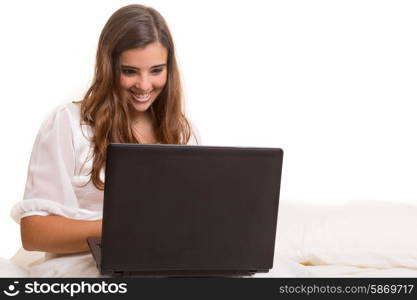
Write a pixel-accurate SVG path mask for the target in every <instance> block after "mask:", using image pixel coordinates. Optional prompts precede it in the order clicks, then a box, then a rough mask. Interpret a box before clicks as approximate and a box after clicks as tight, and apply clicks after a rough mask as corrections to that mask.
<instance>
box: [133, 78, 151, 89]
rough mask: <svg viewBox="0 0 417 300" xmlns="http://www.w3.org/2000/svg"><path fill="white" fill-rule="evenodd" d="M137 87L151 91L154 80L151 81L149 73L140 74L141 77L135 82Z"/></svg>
mask: <svg viewBox="0 0 417 300" xmlns="http://www.w3.org/2000/svg"><path fill="white" fill-rule="evenodd" d="M135 87H136V88H137V89H140V90H142V91H149V90H150V89H151V88H152V82H151V80H150V78H149V76H147V75H141V76H139V78H138V80H137V82H136V84H135Z"/></svg>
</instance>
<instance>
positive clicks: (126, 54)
mask: <svg viewBox="0 0 417 300" xmlns="http://www.w3.org/2000/svg"><path fill="white" fill-rule="evenodd" d="M167 59H168V50H167V49H166V48H165V47H164V46H162V44H161V43H159V42H155V43H152V44H149V45H147V46H146V47H144V48H134V49H129V50H126V51H123V52H122V54H121V55H120V62H121V64H122V65H129V66H131V67H135V68H139V69H148V68H150V67H152V66H156V65H161V64H166V63H167Z"/></svg>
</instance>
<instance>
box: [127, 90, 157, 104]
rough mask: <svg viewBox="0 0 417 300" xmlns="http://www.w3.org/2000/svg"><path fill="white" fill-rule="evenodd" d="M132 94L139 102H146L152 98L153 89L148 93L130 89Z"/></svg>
mask: <svg viewBox="0 0 417 300" xmlns="http://www.w3.org/2000/svg"><path fill="white" fill-rule="evenodd" d="M130 93H131V94H132V97H133V99H135V100H136V101H138V102H146V101H148V100H149V99H150V98H151V94H152V91H150V92H148V93H135V92H133V91H130Z"/></svg>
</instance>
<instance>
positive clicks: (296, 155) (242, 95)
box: [0, 0, 417, 257]
mask: <svg viewBox="0 0 417 300" xmlns="http://www.w3.org/2000/svg"><path fill="white" fill-rule="evenodd" d="M130 3H131V2H127V1H119V0H117V1H116V0H114V1H110V0H107V1H104V0H99V1H98V0H97V1H91V0H89V1H79V2H77V1H39V0H38V1H1V2H0V39H1V43H0V45H1V46H0V66H1V68H0V82H1V89H0V101H1V102H0V103H1V108H0V122H1V125H0V128H1V135H0V137H1V148H0V151H1V155H0V167H1V173H0V176H1V177H0V187H1V198H0V233H1V242H0V257H10V256H12V255H13V254H14V252H15V251H16V250H17V249H18V247H19V246H20V237H19V227H18V225H17V224H15V223H14V222H13V221H12V220H11V219H10V217H9V212H10V209H11V207H12V205H13V203H15V202H16V201H18V200H20V199H21V198H22V195H23V189H24V185H25V180H26V172H27V164H28V161H29V157H30V152H31V148H32V145H33V142H34V139H35V136H36V133H37V130H38V129H39V126H40V124H41V122H42V120H43V118H44V117H45V116H46V114H47V113H48V112H49V111H50V110H51V109H52V108H54V107H55V106H56V105H58V104H61V103H65V102H69V101H72V100H79V99H81V97H82V96H83V93H84V92H85V91H86V89H87V87H88V85H89V83H90V80H91V77H92V74H93V67H94V57H95V50H96V45H97V42H98V37H99V34H100V32H101V29H102V27H103V25H104V24H105V22H106V21H107V19H108V18H109V17H110V15H111V14H112V13H113V12H114V11H115V10H116V9H118V8H120V7H121V6H124V5H125V4H130ZM142 3H143V4H147V5H150V6H153V7H154V8H156V9H157V10H159V11H160V12H161V13H162V15H163V16H164V17H165V18H166V20H167V22H168V24H169V26H170V28H171V31H172V33H173V36H174V40H175V42H176V46H177V53H178V59H179V64H180V68H181V72H182V76H183V80H184V86H185V92H186V103H187V106H186V108H187V113H188V115H189V116H190V118H191V120H192V121H193V123H195V125H196V126H197V128H198V129H199V132H200V135H201V137H202V140H203V144H206V145H234V146H269V147H281V148H283V149H284V153H285V154H284V169H283V178H282V191H281V201H282V202H290V201H306V202H315V203H334V204H342V203H344V202H346V201H364V200H387V201H394V202H407V203H414V204H416V205H417V189H416V185H417V174H416V172H417V135H416V130H417V118H416V117H415V115H416V112H417V111H416V109H415V107H416V105H415V102H416V100H417V55H416V53H417V38H416V36H417V18H416V16H417V3H416V2H415V1H399V0H395V1H394V0H393V1H381V0H378V1H369V0H360V1H356V0H348V1H337V0H330V1H311V0H307V1H296V0H291V1H277V0H258V1H242V0H240V1H231V0H223V1H218V0H210V1H189V0H176V1H172V0H167V1H143V2H142ZM416 217H417V216H416Z"/></svg>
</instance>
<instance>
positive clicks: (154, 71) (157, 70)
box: [151, 68, 163, 74]
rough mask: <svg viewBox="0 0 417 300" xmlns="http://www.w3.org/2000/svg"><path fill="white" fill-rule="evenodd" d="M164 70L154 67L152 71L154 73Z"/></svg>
mask: <svg viewBox="0 0 417 300" xmlns="http://www.w3.org/2000/svg"><path fill="white" fill-rule="evenodd" d="M162 71H163V68H156V69H152V70H151V73H152V74H159V73H161V72H162Z"/></svg>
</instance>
